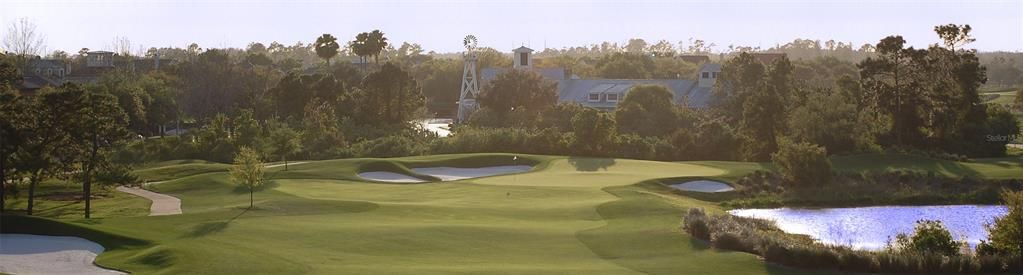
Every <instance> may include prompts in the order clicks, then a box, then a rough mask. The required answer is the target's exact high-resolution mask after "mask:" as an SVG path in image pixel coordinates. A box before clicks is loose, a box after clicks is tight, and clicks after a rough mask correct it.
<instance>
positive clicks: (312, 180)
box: [3, 154, 1023, 274]
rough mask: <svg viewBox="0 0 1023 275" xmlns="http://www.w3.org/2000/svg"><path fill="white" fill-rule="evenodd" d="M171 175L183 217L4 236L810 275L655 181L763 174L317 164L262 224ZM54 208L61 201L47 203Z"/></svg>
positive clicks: (380, 265)
mask: <svg viewBox="0 0 1023 275" xmlns="http://www.w3.org/2000/svg"><path fill="white" fill-rule="evenodd" d="M833 161H834V162H835V166H836V167H837V168H838V169H839V170H844V171H861V170H883V169H910V170H921V171H922V170H929V171H935V172H936V173H941V174H943V175H984V176H988V177H995V178H1008V177H1023V176H1021V175H1020V174H1023V166H1021V165H1023V164H1021V160H1020V158H1019V157H1018V156H1016V157H1012V158H1004V159H985V160H978V161H975V162H971V163H960V162H950V161H940V160H933V159H926V158H916V157H910V156H900V155H860V156H843V157H836V158H834V159H833ZM511 164H533V165H535V167H536V168H535V169H534V170H533V171H531V172H529V173H523V174H514V175H504V176H494V177H486V178H478V179H471V180H462V181H453V182H428V183H421V184H382V183H371V182H367V181H364V180H361V179H360V178H359V177H358V176H357V173H358V172H362V171H377V170H383V171H393V172H398V173H406V174H409V175H415V173H414V172H412V170H411V169H409V167H426V166H434V165H437V166H460V167H480V166H488V165H511ZM161 165H162V166H161ZM161 165H153V166H150V167H147V168H145V169H140V170H139V171H138V173H139V174H142V175H144V177H151V178H153V179H154V180H155V179H161V180H166V181H165V182H163V183H160V184H157V185H153V186H151V187H150V188H151V189H153V190H154V191H157V192H161V193H165V194H169V195H173V196H176V197H178V198H180V199H181V200H182V206H183V210H184V214H182V215H175V216H159V217H148V216H145V215H146V213H147V212H146V210H147V209H148V202H147V201H145V200H142V199H139V198H135V197H131V196H128V195H124V194H119V193H116V192H112V193H109V194H111V196H110V197H108V198H102V199H97V200H96V201H95V203H96V204H95V209H96V211H97V213H104V214H98V217H99V218H97V219H91V220H83V219H80V218H79V217H80V216H79V215H76V214H78V213H79V212H78V211H76V210H75V208H73V207H74V206H73V205H72V206H65V207H66V208H67V209H66V210H62V211H61V212H62V213H57V212H47V211H40V214H41V215H42V216H47V217H54V218H57V219H58V220H59V221H60V222H62V224H66V225H68V226H72V228H80V229H81V230H69V229H66V228H65V229H61V230H57V229H59V228H62V227H54V226H48V224H49V223H52V221H50V220H45V219H43V220H40V219H26V218H23V217H5V220H4V224H5V225H4V227H3V231H4V232H26V233H38V234H60V235H69V234H70V235H79V236H83V237H86V238H90V239H92V240H94V241H97V242H99V243H101V244H104V245H105V246H107V248H108V251H107V252H105V253H103V254H102V255H100V257H99V258H98V259H97V262H98V263H99V264H101V265H103V266H107V267H113V268H117V269H122V270H126V271H130V272H133V273H141V274H181V273H188V274H240V273H241V274H249V273H263V274H265V273H273V274H294V273H317V274H350V273H359V274H364V273H373V274H379V273H385V274H389V273H414V274H433V273H437V274H439V273H517V274H521V273H527V274H537V273H541V274H566V273H569V274H580V273H587V274H620V273H653V274H793V273H799V272H801V271H797V270H791V269H786V268H781V267H777V266H775V265H770V264H765V263H764V262H763V261H761V260H759V259H757V258H756V257H755V256H754V255H750V254H746V253H740V252H728V251H718V250H715V249H712V248H709V247H708V246H707V245H706V244H705V243H702V242H700V241H696V240H693V239H690V238H689V237H688V236H686V235H685V234H683V233H682V232H681V230H680V228H679V225H680V222H681V216H682V213H683V212H684V211H685V209H687V208H690V207H701V208H705V209H707V210H708V211H709V212H711V213H718V214H721V213H723V210H722V209H721V208H720V207H718V206H717V204H716V203H713V202H707V201H701V200H697V199H694V198H691V197H687V196H684V195H680V193H678V192H675V191H673V190H671V189H669V188H666V187H664V186H663V185H660V184H658V183H657V182H656V181H655V180H656V179H663V178H679V177H700V178H709V179H717V180H723V181H728V182H734V181H735V180H736V179H738V178H739V177H741V176H742V175H744V174H746V173H749V172H752V171H755V170H771V169H774V168H773V166H772V165H770V164H767V163H743V162H720V161H698V162H681V163H670V162H654V161H638V160H622V159H596V158H576V157H553V156H534V155H514V154H465V155H438V156H425V157H410V158H397V159H346V160H327V161H313V162H308V163H305V164H301V165H295V166H291V167H290V169H289V171H283V167H275V168H270V169H267V171H268V173H267V175H268V176H269V177H270V178H271V179H272V180H271V181H270V183H269V186H268V187H267V188H266V189H265V190H262V191H259V192H257V193H256V194H255V199H256V208H255V209H251V210H249V209H246V207H247V206H248V193H247V191H246V190H243V189H239V188H237V187H236V186H235V185H233V184H232V183H231V182H230V180H229V178H228V175H227V173H226V172H224V171H225V170H226V169H227V165H225V164H219V163H206V162H169V163H163V164H161ZM419 176H422V175H419ZM52 184H57V186H58V187H59V183H50V184H48V185H45V186H49V187H45V188H43V189H41V192H40V193H49V192H56V191H55V190H63V189H59V188H57V187H52V186H51V185H52ZM22 203H23V202H20V201H15V202H12V204H11V205H10V206H13V207H15V208H18V207H22V205H23V204H22ZM54 203H59V202H51V201H46V200H41V201H40V205H50V204H54ZM55 209H60V207H57V208H55ZM104 211H106V212H104ZM10 224H16V225H17V226H11V225H10ZM55 228H57V229H55ZM54 230H56V231H54ZM79 231H81V232H84V233H79ZM90 232H91V233H90ZM126 240H130V242H129V241H126ZM125 242H128V243H130V244H125Z"/></svg>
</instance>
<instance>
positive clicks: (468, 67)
mask: <svg viewBox="0 0 1023 275" xmlns="http://www.w3.org/2000/svg"><path fill="white" fill-rule="evenodd" d="M462 45H464V46H465V53H464V54H462V58H463V59H465V67H464V69H463V70H462V91H461V94H459V96H458V116H457V117H456V118H455V122H457V123H462V122H465V121H466V120H468V119H469V115H472V113H473V112H475V111H476V110H477V109H479V105H478V104H477V102H476V99H477V98H479V95H480V83H479V79H478V78H477V77H476V60H477V56H476V36H474V35H471V34H470V35H467V36H465V39H464V40H462Z"/></svg>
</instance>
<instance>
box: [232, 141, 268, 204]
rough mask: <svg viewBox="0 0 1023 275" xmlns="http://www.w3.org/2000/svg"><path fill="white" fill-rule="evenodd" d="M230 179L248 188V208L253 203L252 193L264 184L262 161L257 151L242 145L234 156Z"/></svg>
mask: <svg viewBox="0 0 1023 275" xmlns="http://www.w3.org/2000/svg"><path fill="white" fill-rule="evenodd" d="M231 181H234V182H235V183H236V184H238V185H239V186H242V187H245V188H246V189H249V208H250V209H251V208H252V206H253V205H254V201H253V193H255V191H256V189H257V188H260V187H262V186H263V184H264V178H263V162H262V161H261V160H260V159H259V153H257V152H256V150H252V148H249V147H242V148H241V150H238V155H237V156H235V157H234V166H232V167H231Z"/></svg>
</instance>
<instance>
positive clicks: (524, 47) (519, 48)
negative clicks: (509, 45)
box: [512, 46, 533, 53]
mask: <svg viewBox="0 0 1023 275" xmlns="http://www.w3.org/2000/svg"><path fill="white" fill-rule="evenodd" d="M512 52H515V53H521V52H527V53H531V52H533V49H530V48H526V46H522V47H518V48H516V49H514V50H512Z"/></svg>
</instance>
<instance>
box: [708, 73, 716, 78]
mask: <svg viewBox="0 0 1023 275" xmlns="http://www.w3.org/2000/svg"><path fill="white" fill-rule="evenodd" d="M710 77H711V78H718V72H714V73H711V75H710Z"/></svg>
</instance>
